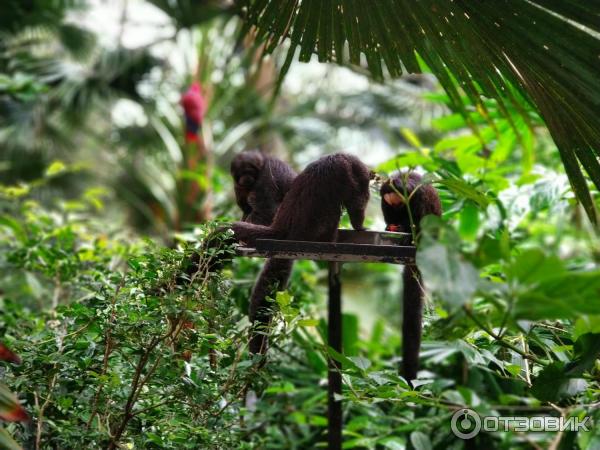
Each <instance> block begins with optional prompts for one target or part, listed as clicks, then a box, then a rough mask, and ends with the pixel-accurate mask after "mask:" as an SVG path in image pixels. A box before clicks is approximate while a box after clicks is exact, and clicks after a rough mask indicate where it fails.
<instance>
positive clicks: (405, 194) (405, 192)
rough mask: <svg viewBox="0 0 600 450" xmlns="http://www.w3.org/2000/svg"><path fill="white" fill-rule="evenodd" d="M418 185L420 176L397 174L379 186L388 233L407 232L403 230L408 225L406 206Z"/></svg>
mask: <svg viewBox="0 0 600 450" xmlns="http://www.w3.org/2000/svg"><path fill="white" fill-rule="evenodd" d="M420 184H421V175H419V174H417V173H415V172H399V173H396V174H395V175H393V176H392V177H391V178H390V179H389V180H386V181H385V182H384V183H383V184H382V185H381V189H380V190H379V193H380V194H381V210H382V211H383V217H384V218H385V223H386V224H387V225H388V228H387V229H388V230H389V231H408V230H405V228H406V223H408V211H407V209H406V204H407V201H410V200H411V199H412V197H411V196H412V194H413V192H414V191H415V189H417V187H418V186H419V185H420ZM411 211H412V207H411Z"/></svg>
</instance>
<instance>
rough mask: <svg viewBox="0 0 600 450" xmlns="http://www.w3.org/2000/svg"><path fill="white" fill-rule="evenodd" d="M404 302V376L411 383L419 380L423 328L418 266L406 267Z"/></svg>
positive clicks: (421, 294)
mask: <svg viewBox="0 0 600 450" xmlns="http://www.w3.org/2000/svg"><path fill="white" fill-rule="evenodd" d="M402 279H403V282H404V294H403V301H402V376H403V377H404V378H405V379H406V380H408V381H409V382H410V380H414V379H415V378H417V371H418V370H419V350H420V348H421V330H422V326H423V297H424V292H423V288H422V281H421V272H420V271H419V269H418V268H417V266H416V265H407V266H404V271H403V272H402Z"/></svg>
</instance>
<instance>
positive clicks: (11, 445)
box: [0, 427, 23, 450]
mask: <svg viewBox="0 0 600 450" xmlns="http://www.w3.org/2000/svg"><path fill="white" fill-rule="evenodd" d="M0 448H3V449H6V450H22V449H23V448H22V447H21V446H20V445H19V444H17V443H16V441H15V440H14V439H13V438H12V436H11V435H10V434H8V431H6V430H5V429H4V428H2V427H0Z"/></svg>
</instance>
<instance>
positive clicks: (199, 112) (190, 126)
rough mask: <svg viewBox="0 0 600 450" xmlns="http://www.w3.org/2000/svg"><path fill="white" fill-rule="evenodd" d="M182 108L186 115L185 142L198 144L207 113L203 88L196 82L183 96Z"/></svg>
mask: <svg viewBox="0 0 600 450" xmlns="http://www.w3.org/2000/svg"><path fill="white" fill-rule="evenodd" d="M181 106H183V112H184V113H185V140H186V142H197V141H198V134H199V132H200V131H201V128H202V119H204V114H205V113H206V99H205V98H204V96H203V95H202V86H201V85H200V83H199V82H197V81H195V82H193V83H192V85H191V86H190V87H189V89H188V90H187V91H186V92H185V93H184V94H183V95H182V96H181Z"/></svg>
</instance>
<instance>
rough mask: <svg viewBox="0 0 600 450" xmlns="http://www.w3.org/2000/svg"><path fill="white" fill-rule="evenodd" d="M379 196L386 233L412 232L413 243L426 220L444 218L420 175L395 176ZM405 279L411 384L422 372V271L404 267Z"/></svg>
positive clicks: (405, 365)
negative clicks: (420, 360)
mask: <svg viewBox="0 0 600 450" xmlns="http://www.w3.org/2000/svg"><path fill="white" fill-rule="evenodd" d="M380 193H381V210H382V211H383V217H384V219H385V223H386V224H387V227H386V230H388V231H400V232H404V233H411V234H412V236H413V241H414V240H415V238H416V237H418V235H419V233H420V232H421V228H420V226H421V219H423V217H425V216H427V215H430V214H433V215H436V216H441V215H442V206H441V203H440V197H439V195H438V193H437V191H436V189H435V188H434V187H433V186H431V185H430V184H423V183H422V178H421V176H420V175H418V174H416V173H414V172H401V173H398V174H396V175H395V176H393V177H392V178H391V179H390V180H388V181H387V182H385V183H384V184H383V185H382V186H381V191H380ZM407 203H408V205H409V206H410V209H409V208H408V206H407ZM409 211H410V214H409ZM402 280H403V284H404V293H403V301H402V376H403V377H404V378H406V379H407V380H408V381H409V382H410V380H414V379H415V378H416V377H417V371H418V370H419V350H420V348H421V333H422V328H423V297H424V292H423V281H422V277H421V272H420V271H419V269H418V267H417V266H416V265H407V266H405V267H404V271H403V272H402Z"/></svg>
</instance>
